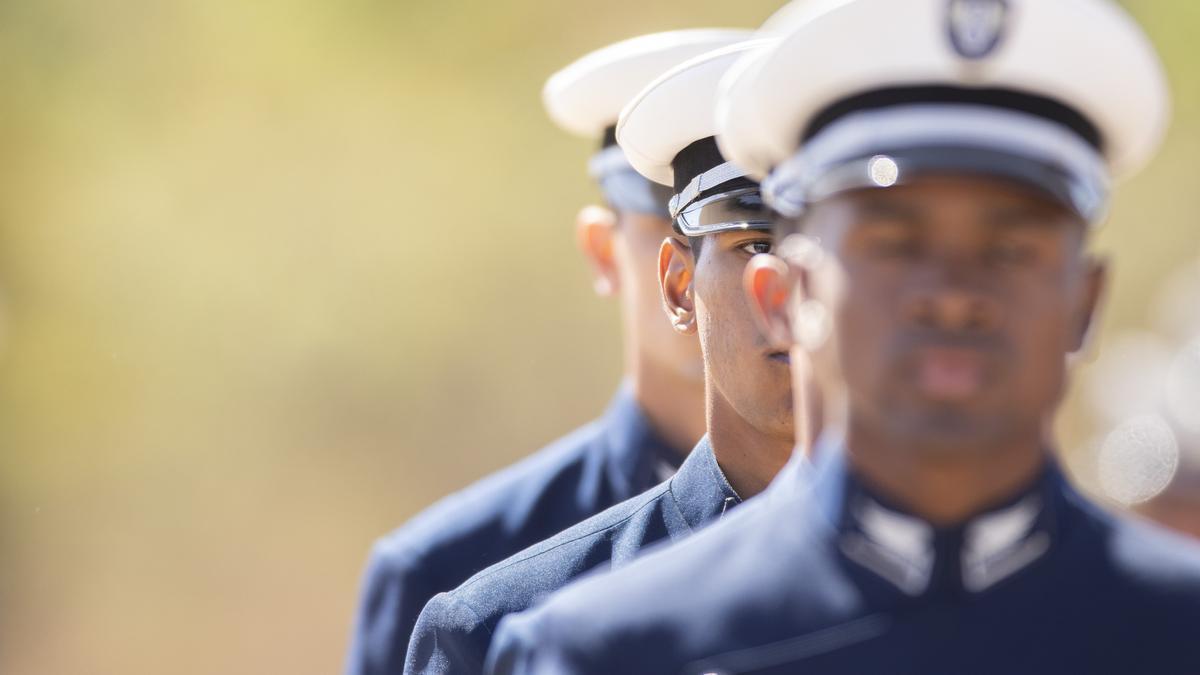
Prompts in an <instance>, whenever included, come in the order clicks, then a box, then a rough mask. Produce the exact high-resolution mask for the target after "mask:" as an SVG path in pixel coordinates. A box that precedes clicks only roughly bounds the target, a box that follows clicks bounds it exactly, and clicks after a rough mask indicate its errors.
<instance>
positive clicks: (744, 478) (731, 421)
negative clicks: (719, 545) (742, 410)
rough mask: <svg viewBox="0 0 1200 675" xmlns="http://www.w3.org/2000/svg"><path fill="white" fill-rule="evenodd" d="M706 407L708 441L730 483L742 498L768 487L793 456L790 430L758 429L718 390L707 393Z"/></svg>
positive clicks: (792, 438) (793, 440)
mask: <svg viewBox="0 0 1200 675" xmlns="http://www.w3.org/2000/svg"><path fill="white" fill-rule="evenodd" d="M710 389H711V387H710ZM706 409H707V410H708V440H709V442H710V443H712V448H713V455H714V456H715V457H716V459H717V465H718V466H720V467H721V471H722V472H723V473H724V474H725V478H726V479H727V480H728V481H729V484H730V486H732V487H733V489H734V491H735V492H737V494H738V496H739V497H741V498H742V499H749V498H751V497H753V496H754V495H756V494H758V493H760V492H762V491H763V490H765V489H766V487H767V485H769V484H770V483H771V481H772V480H773V479H774V478H775V474H777V473H779V471H780V469H782V468H783V465H784V464H787V461H788V459H789V458H790V457H791V454H792V449H793V447H794V443H795V438H794V436H793V435H792V433H791V430H788V431H787V433H783V434H772V433H768V432H764V431H762V430H760V429H758V428H756V427H755V426H753V425H752V424H750V423H749V422H747V421H746V419H745V418H743V417H742V416H741V415H740V414H738V412H737V411H736V410H734V408H733V407H732V406H731V405H729V402H728V401H726V400H725V398H724V397H723V396H721V395H720V394H719V393H716V392H710V393H709V395H708V396H707V404H706Z"/></svg>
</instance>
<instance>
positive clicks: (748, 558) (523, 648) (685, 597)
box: [489, 500, 822, 673]
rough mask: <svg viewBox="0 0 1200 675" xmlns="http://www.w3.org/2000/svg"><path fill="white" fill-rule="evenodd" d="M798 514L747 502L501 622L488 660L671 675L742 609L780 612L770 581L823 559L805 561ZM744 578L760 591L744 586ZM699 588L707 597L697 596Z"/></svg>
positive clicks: (807, 532)
mask: <svg viewBox="0 0 1200 675" xmlns="http://www.w3.org/2000/svg"><path fill="white" fill-rule="evenodd" d="M794 508H796V504H794V503H793V500H782V501H779V502H772V501H756V500H751V501H749V502H747V503H746V504H745V505H743V506H741V507H739V509H738V510H737V511H735V512H733V513H731V514H730V515H729V516H727V517H726V518H724V519H722V520H721V521H720V522H718V523H715V524H713V525H710V526H708V527H707V528H706V529H705V530H704V531H702V532H698V533H696V534H695V535H693V536H691V537H689V538H688V539H686V540H685V541H682V542H679V543H677V544H673V545H671V546H670V547H667V548H664V549H661V550H656V551H653V552H649V553H647V554H645V555H643V556H641V557H639V558H638V559H637V560H635V561H633V562H632V563H630V564H629V565H627V566H626V567H624V568H621V569H618V570H614V571H612V572H608V573H605V574H601V575H596V576H594V577H588V578H585V579H582V580H580V581H578V582H575V583H573V584H571V585H570V586H568V587H566V588H564V589H562V590H561V591H559V592H557V593H555V594H553V595H551V596H550V597H549V598H547V599H546V601H545V602H543V603H542V604H540V605H538V606H537V607H535V608H533V609H531V610H529V611H527V612H524V613H522V614H520V615H514V616H509V617H507V618H505V619H504V621H503V622H502V623H501V624H500V626H499V629H498V632H497V637H496V640H495V641H494V643H493V649H494V652H495V653H494V654H491V655H489V659H493V658H494V659H498V660H500V661H505V662H510V663H515V662H523V661H525V660H527V659H535V660H537V661H539V662H540V661H541V660H543V659H545V658H551V659H568V655H570V656H569V659H568V660H570V661H571V662H572V663H574V664H579V663H586V664H588V665H586V667H583V668H582V670H583V671H586V672H592V671H593V670H594V671H596V672H622V673H626V672H627V673H652V672H673V670H672V669H677V666H678V665H679V663H680V661H679V659H681V658H682V659H684V661H685V662H686V661H689V660H690V659H689V658H688V657H687V656H686V655H690V654H695V653H700V650H701V646H702V645H713V644H720V643H721V641H722V639H723V638H722V635H724V634H727V633H730V628H731V626H730V624H731V623H733V622H736V621H738V617H740V616H744V612H743V610H744V609H746V608H751V607H757V606H765V605H770V604H776V603H778V601H779V598H778V597H771V596H773V595H774V596H777V595H778V594H777V593H775V592H773V591H772V590H771V589H772V588H775V586H773V585H772V584H771V583H770V578H773V577H776V576H780V577H781V578H785V579H791V578H794V575H800V576H804V575H806V574H807V573H808V571H807V570H809V568H811V567H812V565H811V564H810V563H811V560H810V558H811V559H819V558H820V556H819V555H811V553H812V552H815V551H816V546H814V545H813V544H815V543H817V542H816V540H815V539H814V538H813V536H814V535H815V534H816V533H815V532H814V531H812V530H811V529H809V528H808V527H807V525H806V523H808V522H810V521H811V519H802V520H801V521H800V522H797V521H796V519H795V518H789V517H788V516H792V515H794V512H793V511H791V509H794ZM764 548H775V550H778V551H779V556H775V557H774V558H777V559H776V560H774V562H770V561H768V562H767V564H765V565H764V564H763V561H762V551H763V550H764ZM793 554H796V555H793ZM747 570H755V578H756V579H759V580H760V581H762V583H756V584H753V585H750V584H746V583H745V581H746V579H745V575H746V572H747ZM698 579H703V584H704V592H703V593H697V592H696V588H697V587H696V584H697V580H698ZM787 585H788V586H796V584H794V583H789V584H787ZM817 595H819V594H817ZM815 599H816V600H817V601H822V599H821V598H819V597H815ZM744 628H745V627H744V626H743V627H741V628H736V627H734V628H733V632H735V633H736V632H738V631H740V630H743V629H744ZM730 634H731V633H730ZM497 662H499V661H497ZM556 663H558V664H559V665H562V664H563V663H565V662H560V661H556ZM537 672H543V671H537ZM544 672H552V671H550V670H547V671H544Z"/></svg>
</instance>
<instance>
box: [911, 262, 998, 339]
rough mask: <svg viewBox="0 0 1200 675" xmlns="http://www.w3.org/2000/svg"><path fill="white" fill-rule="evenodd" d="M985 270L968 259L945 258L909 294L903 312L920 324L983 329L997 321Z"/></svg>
mask: <svg viewBox="0 0 1200 675" xmlns="http://www.w3.org/2000/svg"><path fill="white" fill-rule="evenodd" d="M986 273H987V272H986V270H985V269H983V267H982V266H980V265H973V264H971V263H968V262H946V263H944V264H940V265H938V266H937V267H936V268H935V269H934V270H931V273H930V274H928V275H926V278H925V279H923V280H922V281H921V282H920V283H919V284H918V285H917V287H916V288H914V289H913V292H912V293H911V294H909V296H908V300H907V303H906V304H907V307H906V312H905V314H906V315H907V318H908V319H909V321H911V322H913V323H914V324H916V325H918V326H920V327H922V328H930V329H935V330H942V331H949V332H970V333H985V332H988V331H991V330H994V329H996V328H997V327H998V326H999V323H1000V307H999V303H998V302H997V299H996V297H995V295H994V293H993V291H992V290H991V289H990V288H989V286H988V284H987V278H986Z"/></svg>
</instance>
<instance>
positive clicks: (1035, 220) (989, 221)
mask: <svg viewBox="0 0 1200 675" xmlns="http://www.w3.org/2000/svg"><path fill="white" fill-rule="evenodd" d="M983 221H984V223H985V224H986V225H988V226H989V227H991V228H1009V227H1022V228H1036V229H1061V228H1065V227H1067V226H1068V225H1069V224H1071V223H1072V222H1074V221H1073V220H1072V219H1070V218H1068V217H1067V216H1065V215H1064V214H1063V213H1060V212H1058V211H1057V210H1056V209H1053V208H1050V207H1047V206H1044V205H1041V204H1036V205H1034V204H1019V205H1005V206H997V207H989V208H988V209H987V210H986V212H985V213H984V218H983Z"/></svg>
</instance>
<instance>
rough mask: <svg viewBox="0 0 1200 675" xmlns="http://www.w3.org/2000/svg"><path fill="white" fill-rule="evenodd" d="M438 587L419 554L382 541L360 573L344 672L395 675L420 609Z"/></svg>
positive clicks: (366, 674)
mask: <svg viewBox="0 0 1200 675" xmlns="http://www.w3.org/2000/svg"><path fill="white" fill-rule="evenodd" d="M436 592H437V589H436V588H434V586H433V583H432V582H431V581H430V579H429V577H428V575H427V574H426V572H425V570H424V569H423V568H422V565H421V562H420V560H419V559H417V558H415V557H413V556H410V555H407V554H405V553H403V552H401V551H398V550H396V549H395V548H394V547H389V546H386V545H385V542H380V543H379V544H376V545H375V548H374V549H373V550H372V552H371V559H370V562H369V563H368V565H367V571H366V573H365V575H364V578H363V586H362V593H361V597H360V600H359V605H358V614H357V616H356V618H355V626H354V633H353V635H352V637H351V640H350V651H349V654H348V655H347V658H346V675H399V674H400V673H401V672H403V669H404V656H405V654H406V653H407V652H408V639H409V636H410V635H411V634H412V630H413V625H414V624H415V623H416V621H417V615H418V614H420V612H421V608H422V607H424V606H425V603H426V602H427V601H428V600H429V598H430V597H432V596H433V595H434V594H435V593H436Z"/></svg>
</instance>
